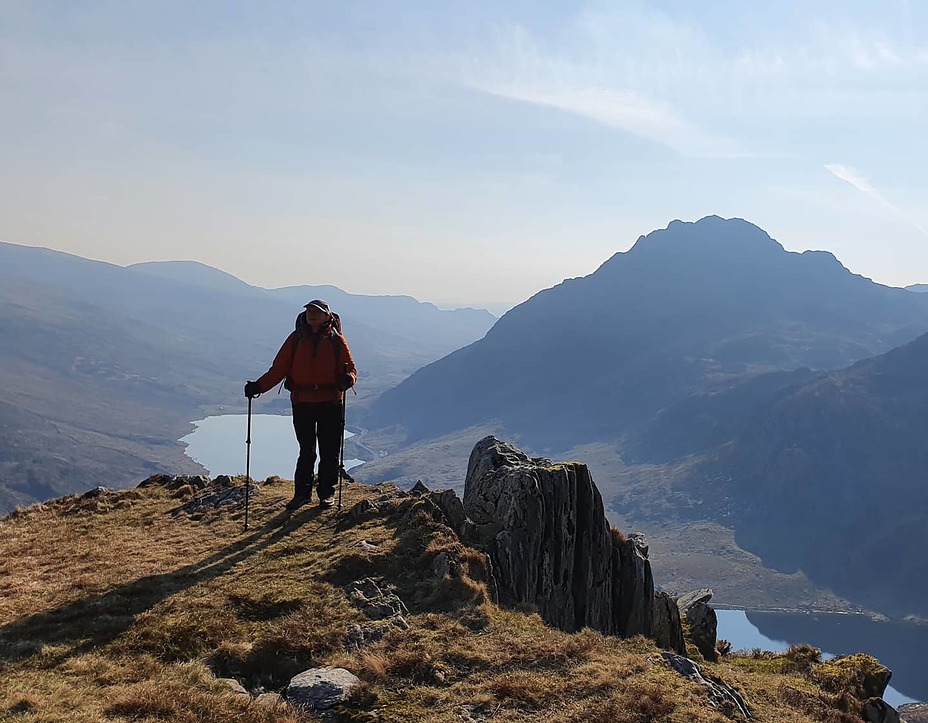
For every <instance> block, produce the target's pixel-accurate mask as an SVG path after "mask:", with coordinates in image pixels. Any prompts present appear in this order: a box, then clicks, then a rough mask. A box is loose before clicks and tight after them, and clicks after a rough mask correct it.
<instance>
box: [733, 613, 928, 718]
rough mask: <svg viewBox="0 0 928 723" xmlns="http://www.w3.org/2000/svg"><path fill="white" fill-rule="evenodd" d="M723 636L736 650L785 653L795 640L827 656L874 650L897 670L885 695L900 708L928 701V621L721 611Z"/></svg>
mask: <svg viewBox="0 0 928 723" xmlns="http://www.w3.org/2000/svg"><path fill="white" fill-rule="evenodd" d="M715 612H716V615H717V616H718V620H719V625H718V637H719V638H720V639H724V640H728V641H729V642H730V643H731V644H732V650H748V651H750V650H753V649H754V648H760V649H761V650H772V651H774V652H782V651H784V650H786V649H787V648H788V647H789V646H790V645H795V644H798V643H808V644H809V645H814V646H815V647H816V648H818V649H819V650H821V651H822V657H823V658H829V657H833V656H835V655H850V654H852V653H860V652H864V653H870V654H871V655H873V656H874V657H876V658H878V659H879V661H880V662H881V663H883V665H885V666H886V667H887V668H889V669H890V670H892V671H893V677H892V684H891V685H890V686H889V687H887V688H886V693H885V694H884V696H883V699H884V700H885V701H886V702H887V703H889V704H890V705H891V706H893V707H896V708H898V707H899V706H900V705H903V704H904V703H915V702H918V701H924V700H928V670H926V669H925V665H924V660H923V659H924V651H925V647H926V646H928V626H925V625H912V624H909V623H895V622H877V621H875V620H871V619H869V618H866V617H863V616H861V615H834V614H806V613H753V612H748V613H746V612H744V611H743V610H716V611H715Z"/></svg>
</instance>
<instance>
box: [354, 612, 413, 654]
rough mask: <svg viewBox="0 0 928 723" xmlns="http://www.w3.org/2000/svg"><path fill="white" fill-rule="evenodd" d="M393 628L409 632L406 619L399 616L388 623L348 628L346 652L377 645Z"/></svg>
mask: <svg viewBox="0 0 928 723" xmlns="http://www.w3.org/2000/svg"><path fill="white" fill-rule="evenodd" d="M393 628H399V629H400V630H408V629H409V623H407V622H406V619H405V618H403V617H401V616H399V615H397V616H394V617H392V618H390V621H389V622H386V623H378V624H376V625H374V624H368V625H357V624H355V625H352V626H351V627H350V628H348V632H347V633H345V650H347V651H348V652H352V651H355V650H360V649H361V648H363V647H365V646H367V645H370V644H371V643H376V642H377V641H378V640H380V639H381V638H382V637H383V636H384V635H386V634H387V633H388V632H390V630H392V629H393Z"/></svg>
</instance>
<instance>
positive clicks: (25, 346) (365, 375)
mask: <svg viewBox="0 0 928 723" xmlns="http://www.w3.org/2000/svg"><path fill="white" fill-rule="evenodd" d="M327 290H328V291H330V292H331V296H332V298H330V301H331V302H332V303H333V308H334V309H335V310H337V311H339V312H340V313H341V314H342V316H343V318H344V322H345V324H344V325H345V329H346V335H347V336H348V339H349V342H350V343H351V346H352V350H353V352H354V353H355V356H356V357H357V359H358V363H359V369H360V374H361V378H360V381H359V385H358V390H359V394H360V395H361V398H362V399H363V398H366V397H371V396H373V395H375V394H376V393H378V392H379V391H381V390H382V389H385V388H387V387H390V386H392V385H395V384H396V383H397V382H399V381H400V380H401V379H403V378H404V377H405V376H407V375H408V374H409V373H411V372H413V371H414V370H415V369H417V368H418V367H420V366H422V365H423V364H425V363H428V362H430V361H433V360H434V359H437V358H440V357H441V356H443V355H445V354H447V353H448V352H450V351H453V350H454V349H456V348H458V347H460V346H462V345H464V344H467V343H469V342H470V341H473V340H474V339H477V338H480V337H481V336H483V334H484V333H485V332H486V330H487V329H488V328H489V327H490V326H491V325H492V323H493V321H494V318H493V317H492V315H490V314H489V312H483V313H481V312H479V311H475V310H465V311H464V312H462V313H456V312H449V311H441V310H439V309H438V308H437V307H435V306H434V305H432V304H422V303H419V302H416V301H415V300H414V299H411V298H409V297H378V298H379V300H378V305H379V306H380V307H382V309H381V310H379V311H378V313H377V314H374V313H373V312H372V311H371V310H370V308H369V307H370V304H368V303H367V301H366V300H363V299H362V300H360V301H358V302H357V303H354V301H355V296H354V295H351V294H346V293H344V292H340V291H339V290H337V289H335V288H334V287H327ZM317 296H319V287H299V288H291V289H283V290H267V289H262V288H259V287H255V286H251V285H249V284H246V283H245V282H243V281H241V280H239V279H237V278H235V277H234V276H231V275H229V274H226V273H224V272H222V271H219V270H217V269H213V268H211V267H208V266H205V265H203V264H198V263H195V262H164V263H152V264H140V265H135V266H130V267H125V268H124V267H121V266H117V265H114V264H108V263H104V262H98V261H91V260H88V259H84V258H81V257H77V256H73V255H70V254H65V253H62V252H58V251H52V250H49V249H41V248H33V247H28V246H17V245H15V244H0V385H2V386H0V388H2V389H3V390H4V392H3V394H2V396H0V402H2V406H0V429H2V430H4V431H6V432H7V434H5V435H0V512H2V511H5V510H9V509H11V508H12V506H13V505H15V504H20V503H27V502H32V501H35V500H37V499H45V498H47V497H51V496H58V495H61V494H66V493H69V492H74V491H79V490H82V489H86V488H87V487H88V486H93V484H95V482H94V480H95V479H97V478H99V477H100V476H101V475H102V476H104V477H109V478H110V479H111V480H117V479H123V480H124V481H125V482H126V483H128V482H131V481H133V480H136V479H140V478H141V477H143V476H147V475H148V474H151V473H152V471H155V470H158V469H160V470H163V471H166V472H183V471H195V470H196V469H197V465H195V464H194V463H193V462H191V461H190V460H187V459H185V458H184V457H183V454H182V452H183V447H182V445H181V444H180V443H179V442H178V441H177V440H178V439H179V438H180V437H181V436H183V435H184V434H186V433H187V432H189V430H190V427H189V422H190V420H192V419H196V418H199V417H202V416H204V415H205V414H207V413H215V411H216V410H219V409H222V407H226V408H236V407H237V406H241V404H242V401H243V397H242V385H243V383H244V381H245V380H246V379H249V378H256V377H257V376H258V375H259V374H261V373H262V372H263V371H264V370H265V369H267V368H268V366H269V365H270V363H271V361H272V360H273V358H274V355H275V354H276V352H277V350H278V348H279V346H280V344H281V343H282V342H283V340H284V339H285V338H286V336H287V334H289V333H290V331H292V330H293V324H294V320H295V318H296V315H297V314H298V313H299V312H300V311H301V310H302V307H303V304H305V303H306V302H307V301H309V300H310V299H312V298H314V297H317ZM368 298H369V297H368ZM341 304H344V307H342V306H341ZM385 317H389V318H390V319H391V320H392V323H391V324H386V323H384V318H385ZM286 399H287V397H286V395H281V396H280V397H273V396H271V395H269V396H268V398H267V399H266V400H261V402H260V406H261V407H263V408H265V409H268V408H269V407H276V408H278V409H279V408H281V407H285V406H286V405H287V401H286Z"/></svg>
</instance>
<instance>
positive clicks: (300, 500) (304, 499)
mask: <svg viewBox="0 0 928 723" xmlns="http://www.w3.org/2000/svg"><path fill="white" fill-rule="evenodd" d="M309 499H310V495H293V499H292V500H290V501H289V502H288V503H287V504H286V505H285V506H284V509H287V510H290V511H293V510H298V509H300V507H302V506H303V505H306V504H309Z"/></svg>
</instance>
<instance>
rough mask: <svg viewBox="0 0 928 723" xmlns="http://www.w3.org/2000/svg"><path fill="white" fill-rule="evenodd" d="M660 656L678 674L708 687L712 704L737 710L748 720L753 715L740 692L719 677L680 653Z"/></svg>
mask: <svg viewBox="0 0 928 723" xmlns="http://www.w3.org/2000/svg"><path fill="white" fill-rule="evenodd" d="M661 657H662V658H663V659H664V660H665V661H667V664H668V665H670V667H671V668H673V669H674V670H676V671H677V672H678V673H679V674H680V675H682V676H684V677H685V678H688V679H689V680H692V681H693V682H694V683H698V684H699V685H704V686H706V687H707V688H708V689H709V700H710V701H711V702H712V704H713V705H714V706H716V707H717V708H721V709H723V710H724V709H726V708H730V709H732V710H733V711H737V712H739V713H740V714H741V716H742V717H743V718H744V719H745V720H750V719H751V718H752V717H753V716H752V715H751V713H750V711H749V710H748V706H747V704H746V703H745V702H744V698H742V697H741V694H740V693H739V692H738V691H737V690H735V689H734V688H732V687H731V686H730V685H728V684H727V683H725V682H723V681H722V680H720V679H719V678H716V677H714V676H709V675H706V674H705V673H703V672H702V670H701V669H700V668H699V666H698V665H697V664H696V663H695V662H693V661H692V660H690V659H689V658H685V657H683V656H682V655H674V654H673V653H661Z"/></svg>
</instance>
